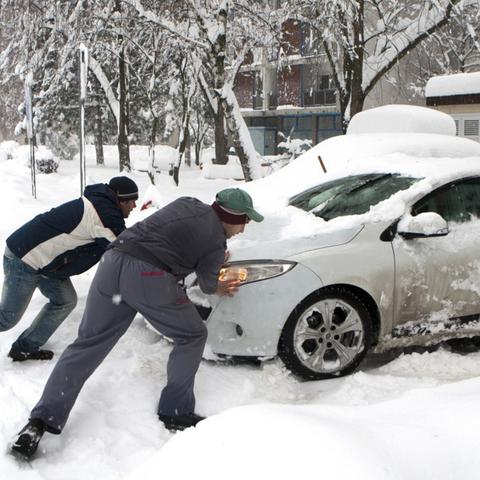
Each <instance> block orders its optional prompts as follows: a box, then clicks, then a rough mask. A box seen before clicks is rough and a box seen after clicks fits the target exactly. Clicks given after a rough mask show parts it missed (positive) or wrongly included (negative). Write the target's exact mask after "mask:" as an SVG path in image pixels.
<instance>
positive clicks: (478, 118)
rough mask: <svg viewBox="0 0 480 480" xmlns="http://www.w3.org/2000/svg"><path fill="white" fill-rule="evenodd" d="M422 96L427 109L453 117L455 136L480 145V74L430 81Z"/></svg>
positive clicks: (434, 78)
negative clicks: (455, 128)
mask: <svg viewBox="0 0 480 480" xmlns="http://www.w3.org/2000/svg"><path fill="white" fill-rule="evenodd" d="M425 96H426V103H427V107H431V108H434V109H436V110H440V111H442V112H445V113H448V114H449V115H450V116H452V117H453V119H454V120H455V125H456V127H457V135H458V136H460V137H466V138H470V139H472V140H475V141H477V142H480V72H472V73H457V74H454V75H441V76H437V77H432V78H431V79H430V80H428V82H427V85H426V88H425Z"/></svg>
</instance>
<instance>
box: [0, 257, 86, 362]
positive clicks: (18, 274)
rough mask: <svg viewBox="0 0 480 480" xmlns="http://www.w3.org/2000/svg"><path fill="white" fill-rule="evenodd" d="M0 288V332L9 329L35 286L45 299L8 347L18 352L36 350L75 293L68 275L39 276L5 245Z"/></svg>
mask: <svg viewBox="0 0 480 480" xmlns="http://www.w3.org/2000/svg"><path fill="white" fill-rule="evenodd" d="M3 272H4V276H5V278H4V281H3V290H2V301H1V303H0V332H4V331H6V330H9V329H10V328H13V327H14V326H15V325H16V324H17V323H18V322H19V321H20V319H21V318H22V315H23V314H24V313H25V310H26V309H27V307H28V304H29V303H30V300H31V299H32V295H33V292H34V291H35V289H36V288H38V289H39V290H40V291H41V292H42V294H43V295H44V296H45V297H47V298H48V300H49V302H48V303H47V304H46V305H44V306H43V308H42V309H41V310H40V312H39V313H38V315H37V316H36V317H35V319H34V320H33V322H32V324H31V325H30V327H28V328H27V329H26V330H25V331H24V332H23V333H22V334H21V335H20V337H18V339H17V340H16V342H15V343H14V344H13V345H12V348H13V349H15V350H19V351H22V352H28V353H29V352H34V351H35V350H38V348H39V347H40V346H42V345H43V344H44V343H45V342H46V341H47V340H48V339H49V338H50V337H51V336H52V335H53V332H55V330H56V329H57V328H58V326H59V325H60V324H61V323H62V322H63V321H64V320H65V318H67V316H68V315H69V313H70V312H71V311H72V310H73V309H74V308H75V305H76V304H77V294H76V292H75V289H74V288H73V285H72V282H71V281H70V279H69V278H67V279H66V280H59V279H56V278H49V277H45V276H44V275H40V274H39V273H38V272H37V271H36V270H34V269H33V268H31V267H30V266H28V265H27V264H26V263H24V262H22V260H20V259H19V258H18V257H16V256H15V255H14V254H13V253H12V252H11V251H10V250H9V249H8V248H6V249H5V255H4V257H3Z"/></svg>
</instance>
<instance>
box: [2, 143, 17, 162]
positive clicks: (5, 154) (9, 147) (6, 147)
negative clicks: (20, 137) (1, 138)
mask: <svg viewBox="0 0 480 480" xmlns="http://www.w3.org/2000/svg"><path fill="white" fill-rule="evenodd" d="M18 147H19V145H18V142H15V140H8V141H6V142H2V143H0V162H3V161H5V160H11V159H12V158H13V157H14V152H15V150H16V149H17V148H18Z"/></svg>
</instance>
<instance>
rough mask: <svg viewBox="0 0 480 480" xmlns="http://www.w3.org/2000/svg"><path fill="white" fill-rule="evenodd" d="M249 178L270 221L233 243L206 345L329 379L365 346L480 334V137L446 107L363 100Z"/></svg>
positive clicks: (352, 363) (348, 368) (352, 364)
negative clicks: (228, 283)
mask: <svg viewBox="0 0 480 480" xmlns="http://www.w3.org/2000/svg"><path fill="white" fill-rule="evenodd" d="M419 132H422V133H419ZM324 169H326V172H325V171H324ZM246 188H247V189H248V190H249V191H250V193H251V194H252V196H253V197H254V203H255V204H256V208H258V210H259V211H261V212H262V213H263V214H264V215H265V221H264V222H263V223H261V224H255V225H253V224H252V223H250V224H249V225H248V227H247V229H246V232H245V233H244V234H243V235H241V236H238V237H236V239H235V240H234V241H233V242H231V244H230V250H231V262H230V263H229V265H228V266H227V267H226V268H225V269H224V271H223V272H222V275H224V276H235V277H237V278H239V279H240V280H241V282H242V283H241V287H240V289H239V291H238V293H237V294H236V295H235V296H234V297H232V298H221V299H211V307H212V308H211V311H210V313H209V316H208V318H207V326H208V330H209V338H208V344H209V348H210V351H211V352H213V353H214V354H217V355H218V356H221V357H223V356H242V357H245V356H250V357H257V358H262V357H264V358H265V357H267V358H270V357H272V356H276V355H279V356H280V358H281V359H282V360H283V362H284V363H285V365H286V366H287V367H288V368H289V369H290V370H291V371H292V372H294V373H295V374H297V375H299V376H301V377H303V378H306V379H323V378H330V377H333V376H339V375H344V374H347V373H350V372H352V371H353V370H354V369H355V368H356V367H357V366H358V365H359V363H360V362H361V360H362V359H363V357H364V355H365V354H366V352H367V351H369V350H372V351H376V352H381V351H385V350H388V349H391V348H395V347H402V346H407V345H428V344H432V343H438V342H439V341H442V340H446V339H451V338H459V337H468V336H476V335H480V322H479V314H480V248H479V246H480V144H478V143H476V142H474V141H472V140H468V139H463V138H459V137H456V136H455V124H454V122H453V120H452V119H451V118H450V117H449V116H447V115H445V114H441V113H439V112H435V111H432V110H428V109H425V108H421V107H406V106H388V107H381V108H378V109H372V110H369V111H366V112H362V113H361V114H359V115H357V116H355V117H353V119H352V121H351V123H350V126H349V130H348V132H347V134H346V135H344V136H340V137H334V138H330V139H328V140H326V141H324V142H321V143H320V144H318V145H317V146H315V147H313V148H312V149H311V150H309V151H308V152H306V153H305V154H303V155H302V156H301V157H299V158H298V159H297V160H295V161H294V162H292V163H291V164H290V165H288V166H286V167H284V168H283V169H282V170H280V171H278V172H276V173H275V174H273V175H271V176H270V177H268V178H264V179H260V180H258V181H254V182H251V183H250V184H247V185H246Z"/></svg>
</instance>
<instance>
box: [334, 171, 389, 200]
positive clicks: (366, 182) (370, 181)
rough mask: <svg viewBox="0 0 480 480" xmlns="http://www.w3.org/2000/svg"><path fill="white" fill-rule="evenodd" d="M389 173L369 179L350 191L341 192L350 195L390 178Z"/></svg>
mask: <svg viewBox="0 0 480 480" xmlns="http://www.w3.org/2000/svg"><path fill="white" fill-rule="evenodd" d="M391 176H392V174H391V173H382V174H379V175H376V176H375V177H373V178H370V179H369V180H366V181H365V182H363V183H361V184H360V185H356V186H354V187H352V188H351V189H350V190H347V191H346V192H343V193H344V194H345V195H349V194H350V193H353V192H357V191H358V190H362V189H363V188H365V187H366V186H371V185H372V184H373V183H377V182H378V181H380V180H383V179H384V178H388V177H391Z"/></svg>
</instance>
